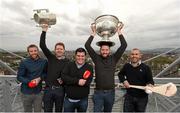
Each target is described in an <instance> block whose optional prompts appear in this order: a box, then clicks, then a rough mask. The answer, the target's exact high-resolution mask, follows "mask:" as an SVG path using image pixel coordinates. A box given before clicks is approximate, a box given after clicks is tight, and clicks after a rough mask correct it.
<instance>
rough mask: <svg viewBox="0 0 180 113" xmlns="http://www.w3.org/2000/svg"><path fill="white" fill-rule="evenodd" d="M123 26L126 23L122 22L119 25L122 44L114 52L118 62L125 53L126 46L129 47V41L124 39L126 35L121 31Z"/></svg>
mask: <svg viewBox="0 0 180 113" xmlns="http://www.w3.org/2000/svg"><path fill="white" fill-rule="evenodd" d="M123 26H124V25H123V24H122V23H121V25H120V26H119V27H118V30H117V32H118V36H119V40H120V43H121V46H120V47H119V48H118V49H117V51H116V52H115V53H114V58H115V61H116V62H118V60H119V59H120V58H121V56H122V54H123V53H124V51H125V50H126V47H127V42H126V40H125V39H124V36H123V35H122V31H121V29H122V28H123Z"/></svg>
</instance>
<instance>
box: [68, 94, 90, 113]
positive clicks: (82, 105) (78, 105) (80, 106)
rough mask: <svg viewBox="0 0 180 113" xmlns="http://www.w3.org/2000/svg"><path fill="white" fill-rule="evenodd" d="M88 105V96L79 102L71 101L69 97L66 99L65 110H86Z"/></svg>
mask: <svg viewBox="0 0 180 113" xmlns="http://www.w3.org/2000/svg"><path fill="white" fill-rule="evenodd" d="M87 107H88V97H86V98H83V99H80V101H78V102H71V101H69V98H68V97H65V100H64V112H75V110H77V112H86V111H87Z"/></svg>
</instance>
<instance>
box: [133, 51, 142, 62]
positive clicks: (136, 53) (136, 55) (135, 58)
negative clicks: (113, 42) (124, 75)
mask: <svg viewBox="0 0 180 113" xmlns="http://www.w3.org/2000/svg"><path fill="white" fill-rule="evenodd" d="M141 56H142V54H141V52H140V50H139V49H133V50H132V51H131V54H130V60H131V62H132V63H138V62H139V61H140V60H141Z"/></svg>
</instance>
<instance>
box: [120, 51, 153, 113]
mask: <svg viewBox="0 0 180 113" xmlns="http://www.w3.org/2000/svg"><path fill="white" fill-rule="evenodd" d="M141 57H142V55H141V52H140V50H139V49H137V48H134V49H132V51H131V54H130V63H126V64H125V65H124V66H123V68H122V69H121V71H120V72H119V74H118V76H119V79H120V81H121V82H122V83H123V85H124V87H125V88H127V93H126V94H125V100H124V108H123V111H124V112H145V110H146V105H147V102H148V94H147V93H145V91H143V90H140V89H134V88H129V85H130V84H131V85H140V86H146V85H148V86H151V87H152V85H153V84H154V81H153V78H152V73H151V69H150V68H149V67H148V66H147V65H146V64H144V63H142V61H141Z"/></svg>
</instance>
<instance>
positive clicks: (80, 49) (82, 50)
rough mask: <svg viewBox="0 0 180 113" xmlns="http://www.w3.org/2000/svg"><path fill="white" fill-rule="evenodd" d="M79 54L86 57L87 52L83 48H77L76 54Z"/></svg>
mask: <svg viewBox="0 0 180 113" xmlns="http://www.w3.org/2000/svg"><path fill="white" fill-rule="evenodd" d="M77 52H84V53H85V55H86V50H85V49H84V48H82V47H80V48H77V49H76V51H75V54H77Z"/></svg>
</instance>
